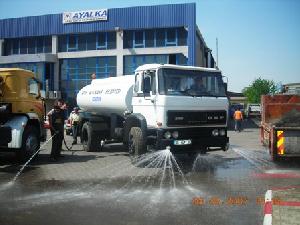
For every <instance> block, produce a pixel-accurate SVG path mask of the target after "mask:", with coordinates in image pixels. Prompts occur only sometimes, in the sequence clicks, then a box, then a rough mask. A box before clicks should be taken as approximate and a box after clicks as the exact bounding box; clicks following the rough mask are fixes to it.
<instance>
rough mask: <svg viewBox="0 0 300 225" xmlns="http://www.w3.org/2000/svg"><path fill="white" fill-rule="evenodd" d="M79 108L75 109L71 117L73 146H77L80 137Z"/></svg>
mask: <svg viewBox="0 0 300 225" xmlns="http://www.w3.org/2000/svg"><path fill="white" fill-rule="evenodd" d="M78 110H79V109H78V107H75V108H74V112H73V113H71V115H70V120H71V125H72V133H73V143H72V144H73V145H74V144H77V136H78V128H79V127H78V126H79V119H80V117H79V112H78Z"/></svg>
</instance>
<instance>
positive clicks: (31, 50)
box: [28, 38, 36, 54]
mask: <svg viewBox="0 0 300 225" xmlns="http://www.w3.org/2000/svg"><path fill="white" fill-rule="evenodd" d="M35 53H36V40H35V39H34V38H28V54H35Z"/></svg>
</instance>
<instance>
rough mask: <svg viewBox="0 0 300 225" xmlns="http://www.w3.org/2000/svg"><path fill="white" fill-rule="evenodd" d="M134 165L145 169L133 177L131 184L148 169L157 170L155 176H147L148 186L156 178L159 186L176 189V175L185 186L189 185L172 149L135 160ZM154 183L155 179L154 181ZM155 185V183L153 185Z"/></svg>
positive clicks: (168, 148) (146, 182)
mask: <svg viewBox="0 0 300 225" xmlns="http://www.w3.org/2000/svg"><path fill="white" fill-rule="evenodd" d="M134 165H135V166H136V167H141V166H142V167H143V168H144V170H141V171H140V172H139V173H138V174H136V176H134V177H131V181H130V183H132V182H134V181H135V180H136V179H137V178H138V177H140V176H141V175H142V174H144V173H145V172H146V169H147V168H157V170H156V171H155V173H154V175H152V176H151V175H148V176H146V179H145V180H144V182H145V184H148V183H149V181H150V180H151V178H152V177H153V176H154V177H155V178H158V179H159V186H160V188H162V187H163V186H164V185H169V187H172V188H176V175H177V174H179V176H180V177H181V182H182V183H183V184H186V183H188V182H187V180H186V178H185V176H184V174H183V172H182V170H181V168H180V167H179V165H178V163H177V161H176V159H175V157H174V155H173V154H172V152H171V151H170V147H167V148H166V149H164V150H160V151H156V152H151V153H148V154H144V155H141V156H138V157H135V158H134ZM152 181H153V179H152ZM152 185H153V183H152Z"/></svg>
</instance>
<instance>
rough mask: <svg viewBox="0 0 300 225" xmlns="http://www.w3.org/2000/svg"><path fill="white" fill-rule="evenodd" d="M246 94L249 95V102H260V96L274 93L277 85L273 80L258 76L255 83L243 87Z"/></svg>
mask: <svg viewBox="0 0 300 225" xmlns="http://www.w3.org/2000/svg"><path fill="white" fill-rule="evenodd" d="M242 92H243V94H244V96H246V97H247V99H248V102H249V103H260V97H261V96H262V95H266V94H274V93H275V92H276V85H275V83H274V81H273V80H266V79H262V78H260V77H259V78H257V79H255V80H254V81H253V83H252V84H251V85H250V86H249V87H246V88H244V89H243V91H242Z"/></svg>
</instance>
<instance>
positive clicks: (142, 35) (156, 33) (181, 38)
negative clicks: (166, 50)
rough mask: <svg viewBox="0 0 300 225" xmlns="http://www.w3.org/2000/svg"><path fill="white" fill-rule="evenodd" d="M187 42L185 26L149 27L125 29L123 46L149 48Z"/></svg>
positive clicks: (179, 44)
mask: <svg viewBox="0 0 300 225" xmlns="http://www.w3.org/2000/svg"><path fill="white" fill-rule="evenodd" d="M186 44H187V31H186V29H185V28H183V27H180V28H169V29H164V28H160V29H151V30H144V31H133V30H125V31H124V39H123V47H124V48H125V49H126V48H151V47H167V46H184V45H186Z"/></svg>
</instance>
